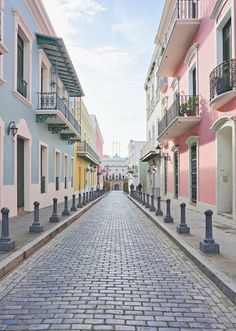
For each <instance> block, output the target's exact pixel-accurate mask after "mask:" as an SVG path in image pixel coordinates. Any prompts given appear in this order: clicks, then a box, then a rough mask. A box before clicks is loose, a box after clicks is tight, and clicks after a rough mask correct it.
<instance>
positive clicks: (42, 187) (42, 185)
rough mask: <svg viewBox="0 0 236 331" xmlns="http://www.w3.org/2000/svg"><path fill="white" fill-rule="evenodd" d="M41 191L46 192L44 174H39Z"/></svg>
mask: <svg viewBox="0 0 236 331" xmlns="http://www.w3.org/2000/svg"><path fill="white" fill-rule="evenodd" d="M40 187H41V193H45V192H46V178H45V176H41V185H40Z"/></svg>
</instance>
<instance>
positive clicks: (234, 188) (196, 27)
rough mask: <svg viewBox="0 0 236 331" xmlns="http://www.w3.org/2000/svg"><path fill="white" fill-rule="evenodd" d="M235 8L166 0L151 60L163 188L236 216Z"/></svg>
mask: <svg viewBox="0 0 236 331" xmlns="http://www.w3.org/2000/svg"><path fill="white" fill-rule="evenodd" d="M235 6H236V2H235V1H234V0H226V1H221V0H204V1H201V0H195V1H183V0H179V1H170V0H166V2H165V6H164V10H163V14H162V18H161V21H160V25H159V28H158V31H157V35H156V38H155V43H156V50H155V59H154V62H155V67H156V81H157V82H158V81H159V85H158V89H159V91H160V101H159V103H160V109H159V110H158V112H157V113H158V133H157V141H156V143H157V144H158V151H160V163H161V169H160V174H161V185H160V191H161V193H162V194H164V195H166V196H169V197H172V198H175V199H177V200H180V201H183V200H184V201H186V202H187V203H188V204H191V207H192V208H196V209H200V210H205V209H207V208H211V209H212V210H213V211H214V212H215V213H218V214H226V215H227V216H228V217H232V218H233V219H235V220H236V167H235V164H236V160H235V157H236V150H235V148H236V143H235V132H236V126H235V118H236V117H235V115H236V92H235V87H236V71H235V67H236V62H235V52H236V50H235V48H236V43H235V29H236V23H235V10H236V8H235ZM162 82H165V83H164V85H163V83H162Z"/></svg>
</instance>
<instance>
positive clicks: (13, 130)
mask: <svg viewBox="0 0 236 331" xmlns="http://www.w3.org/2000/svg"><path fill="white" fill-rule="evenodd" d="M17 131H18V128H17V127H16V123H15V121H11V122H10V123H9V125H8V128H7V134H8V135H9V134H10V132H11V133H12V135H13V137H15V135H16V134H17Z"/></svg>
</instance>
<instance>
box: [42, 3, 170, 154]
mask: <svg viewBox="0 0 236 331" xmlns="http://www.w3.org/2000/svg"><path fill="white" fill-rule="evenodd" d="M43 3H44V6H45V8H46V10H47V12H48V15H49V17H50V19H51V21H52V24H53V26H54V29H55V31H56V33H57V35H58V36H59V37H62V38H63V39H64V42H65V44H66V47H67V50H68V52H69V55H70V57H71V59H72V62H73V64H74V66H75V69H76V71H77V74H78V77H79V80H80V83H81V85H82V88H83V90H84V93H85V97H84V102H85V104H86V107H87V109H88V111H89V113H91V114H95V115H96V116H97V119H98V122H99V125H100V128H101V132H102V134H103V138H104V154H109V155H112V151H113V149H112V145H113V142H118V144H117V145H118V146H119V145H120V154H121V156H127V155H128V149H127V148H128V143H129V141H130V140H131V139H133V140H146V124H145V118H146V116H145V91H144V82H145V78H146V74H147V70H148V66H149V64H150V61H151V57H152V54H153V51H154V48H155V45H154V38H155V35H156V32H157V28H158V24H159V20H160V16H161V12H162V9H163V6H164V0H50V1H49V0H43ZM118 149H119V148H118ZM117 152H118V153H119V150H117Z"/></svg>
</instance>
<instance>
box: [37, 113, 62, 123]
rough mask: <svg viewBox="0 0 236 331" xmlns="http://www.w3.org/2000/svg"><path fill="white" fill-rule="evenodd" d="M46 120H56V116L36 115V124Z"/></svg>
mask: <svg viewBox="0 0 236 331" xmlns="http://www.w3.org/2000/svg"><path fill="white" fill-rule="evenodd" d="M48 118H57V115H49V114H45V115H44V114H40V115H39V114H37V115H36V122H45V121H46V120H47V119H48Z"/></svg>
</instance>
